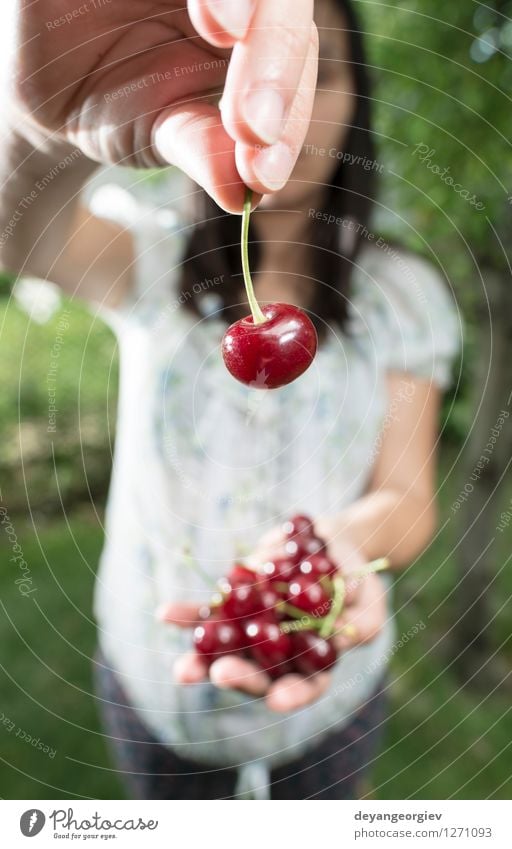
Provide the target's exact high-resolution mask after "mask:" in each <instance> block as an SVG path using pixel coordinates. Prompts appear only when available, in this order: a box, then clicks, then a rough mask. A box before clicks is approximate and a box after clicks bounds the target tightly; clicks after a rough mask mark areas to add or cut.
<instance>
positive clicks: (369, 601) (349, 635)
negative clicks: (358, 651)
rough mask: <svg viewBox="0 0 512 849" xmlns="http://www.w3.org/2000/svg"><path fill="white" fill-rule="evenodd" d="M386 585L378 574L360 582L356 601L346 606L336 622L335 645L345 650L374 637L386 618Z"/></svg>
mask: <svg viewBox="0 0 512 849" xmlns="http://www.w3.org/2000/svg"><path fill="white" fill-rule="evenodd" d="M387 612H388V611H387V602H386V587H385V585H384V583H383V582H382V581H381V579H380V577H379V576H378V575H369V576H368V577H367V578H365V579H364V580H363V581H362V583H361V593H360V596H359V598H358V600H357V602H356V603H355V604H354V605H352V606H351V607H347V608H346V609H345V610H344V611H343V613H342V615H341V616H340V618H339V619H338V621H337V623H336V635H335V637H334V641H335V645H336V647H337V648H338V650H345V651H346V650H347V649H349V648H352V647H353V646H357V645H362V644H364V643H368V642H370V641H371V640H373V639H375V637H376V636H377V634H378V633H379V631H380V630H381V629H382V627H383V625H384V623H385V622H386V619H387Z"/></svg>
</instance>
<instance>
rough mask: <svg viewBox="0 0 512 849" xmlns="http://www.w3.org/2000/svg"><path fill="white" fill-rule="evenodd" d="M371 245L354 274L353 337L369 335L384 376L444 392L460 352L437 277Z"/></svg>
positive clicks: (456, 326) (454, 312)
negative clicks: (389, 373)
mask: <svg viewBox="0 0 512 849" xmlns="http://www.w3.org/2000/svg"><path fill="white" fill-rule="evenodd" d="M381 241H382V240H380V241H377V242H376V243H374V244H373V245H371V246H365V248H364V249H363V251H362V252H361V254H360V257H359V260H358V261H357V262H356V268H355V271H354V284H353V299H352V304H351V307H352V309H351V314H352V319H353V328H354V330H355V332H359V333H363V334H366V335H367V336H368V335H369V338H370V343H371V344H372V346H373V348H374V351H375V354H376V356H378V357H380V358H382V360H383V361H384V365H385V367H386V369H387V370H393V371H405V372H410V373H412V374H414V375H416V376H417V377H421V378H425V379H430V380H432V381H433V382H435V383H436V384H437V385H438V386H439V387H440V388H441V389H446V388H447V387H448V386H449V385H450V383H451V381H452V379H453V365H454V361H455V358H456V356H457V354H458V352H459V350H460V347H461V340H462V320H461V316H460V313H459V310H458V308H457V304H456V302H455V299H454V296H453V293H452V292H451V290H450V288H449V286H448V284H447V283H446V282H445V280H444V279H443V277H442V275H441V273H440V272H439V271H437V269H436V268H435V267H434V266H433V265H431V264H430V263H429V262H427V261H426V260H424V259H423V258H422V257H420V256H417V255H415V254H412V253H409V252H408V251H405V250H401V249H400V250H398V249H395V248H394V247H391V246H390V245H388V244H387V243H383V245H382V247H381V246H380V242H381Z"/></svg>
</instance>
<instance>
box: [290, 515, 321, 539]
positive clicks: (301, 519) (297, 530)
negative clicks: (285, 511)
mask: <svg viewBox="0 0 512 849" xmlns="http://www.w3.org/2000/svg"><path fill="white" fill-rule="evenodd" d="M283 533H284V534H285V536H286V537H287V538H288V539H292V538H294V537H296V536H304V537H312V536H314V535H315V534H314V529H313V522H312V521H311V519H310V518H309V516H300V515H298V516H292V518H291V519H288V520H287V521H286V522H284V523H283Z"/></svg>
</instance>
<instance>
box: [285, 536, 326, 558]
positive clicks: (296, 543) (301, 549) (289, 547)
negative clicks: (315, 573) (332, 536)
mask: <svg viewBox="0 0 512 849" xmlns="http://www.w3.org/2000/svg"><path fill="white" fill-rule="evenodd" d="M284 550H285V552H286V555H287V557H289V558H290V560H293V561H294V563H296V564H297V565H299V564H300V562H301V560H306V558H308V557H310V556H311V555H312V554H318V553H319V552H320V551H325V543H324V542H323V540H321V539H318V537H306V538H304V537H301V536H297V537H295V539H288V540H286V542H285V544H284Z"/></svg>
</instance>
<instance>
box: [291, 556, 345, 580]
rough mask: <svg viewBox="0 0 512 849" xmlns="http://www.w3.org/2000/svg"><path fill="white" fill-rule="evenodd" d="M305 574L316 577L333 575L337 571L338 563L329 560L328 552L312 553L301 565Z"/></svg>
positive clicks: (301, 569)
mask: <svg viewBox="0 0 512 849" xmlns="http://www.w3.org/2000/svg"><path fill="white" fill-rule="evenodd" d="M299 569H300V571H301V572H302V574H303V575H311V576H312V577H314V578H321V577H322V576H324V575H326V576H329V575H332V574H333V572H335V571H336V565H335V564H334V563H333V562H332V560H329V558H328V557H327V555H326V554H322V553H321V552H320V553H318V554H312V555H311V556H310V557H308V558H307V559H306V560H303V561H302V563H301V564H300V567H299Z"/></svg>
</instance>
